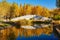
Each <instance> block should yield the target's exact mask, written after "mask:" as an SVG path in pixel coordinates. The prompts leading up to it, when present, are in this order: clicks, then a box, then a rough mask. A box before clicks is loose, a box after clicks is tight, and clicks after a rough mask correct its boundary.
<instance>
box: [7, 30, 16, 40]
mask: <svg viewBox="0 0 60 40" xmlns="http://www.w3.org/2000/svg"><path fill="white" fill-rule="evenodd" d="M7 40H16V37H15V34H14V32H13V31H12V30H11V32H10V33H9V35H8V36H7Z"/></svg>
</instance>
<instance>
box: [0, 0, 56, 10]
mask: <svg viewBox="0 0 60 40" xmlns="http://www.w3.org/2000/svg"><path fill="white" fill-rule="evenodd" d="M0 1H1V0H0ZM7 2H10V3H13V2H16V3H17V4H18V5H20V4H22V5H24V3H25V4H31V5H35V6H36V5H40V6H43V7H46V8H48V9H54V8H56V0H7Z"/></svg>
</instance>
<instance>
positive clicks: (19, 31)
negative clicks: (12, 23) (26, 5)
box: [0, 27, 52, 39]
mask: <svg viewBox="0 0 60 40" xmlns="http://www.w3.org/2000/svg"><path fill="white" fill-rule="evenodd" d="M0 32H2V36H3V37H2V38H1V39H3V38H5V39H6V37H7V36H8V35H9V33H10V32H14V35H15V37H18V35H19V34H20V36H25V37H28V36H34V35H36V36H40V35H41V34H42V33H44V34H46V35H50V34H51V33H52V27H51V28H49V27H46V28H38V29H23V28H20V29H16V28H15V27H12V28H8V29H4V30H0Z"/></svg>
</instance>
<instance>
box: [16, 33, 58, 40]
mask: <svg viewBox="0 0 60 40" xmlns="http://www.w3.org/2000/svg"><path fill="white" fill-rule="evenodd" d="M16 40H58V38H57V37H55V36H54V34H51V35H50V36H48V35H45V34H42V35H40V36H39V37H38V36H32V37H24V36H23V37H20V36H18V37H17V39H16Z"/></svg>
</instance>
